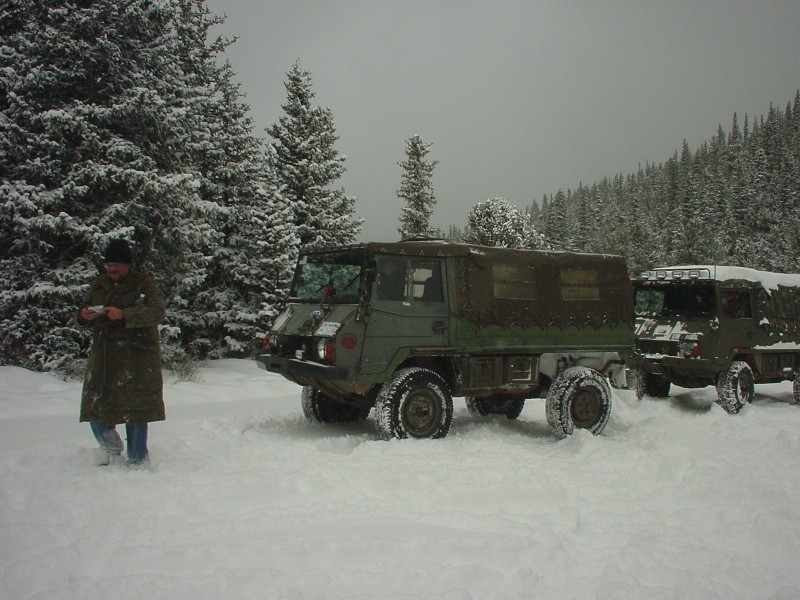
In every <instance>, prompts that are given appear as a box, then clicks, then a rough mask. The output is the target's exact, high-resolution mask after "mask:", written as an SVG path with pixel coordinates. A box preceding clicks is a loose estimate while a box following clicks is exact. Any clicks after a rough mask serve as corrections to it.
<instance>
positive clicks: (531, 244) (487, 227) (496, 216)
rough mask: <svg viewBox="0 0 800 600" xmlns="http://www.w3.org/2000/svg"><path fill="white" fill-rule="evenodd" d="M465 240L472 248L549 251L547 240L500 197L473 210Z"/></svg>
mask: <svg viewBox="0 0 800 600" xmlns="http://www.w3.org/2000/svg"><path fill="white" fill-rule="evenodd" d="M463 239H464V241H465V242H467V243H469V244H479V245H481V246H496V247H500V248H544V247H545V243H544V238H543V237H542V236H541V235H540V234H539V233H538V232H537V231H536V230H535V229H534V227H533V224H532V223H531V221H530V219H528V218H527V217H526V216H525V215H524V214H522V213H521V212H520V211H519V210H517V209H516V207H514V206H512V205H511V204H510V203H509V202H508V201H507V200H505V199H504V198H500V197H499V196H495V197H494V198H490V199H488V200H486V201H485V202H479V203H478V204H476V205H475V206H473V207H472V210H470V212H469V215H468V217H467V230H466V232H465V233H464V238H463Z"/></svg>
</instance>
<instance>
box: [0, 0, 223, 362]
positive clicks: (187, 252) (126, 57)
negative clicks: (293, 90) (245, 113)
mask: <svg viewBox="0 0 800 600" xmlns="http://www.w3.org/2000/svg"><path fill="white" fill-rule="evenodd" d="M183 4H184V5H185V4H186V3H183ZM181 5H182V4H181V2H178V1H175V0H131V1H129V2H126V3H125V4H124V5H120V4H119V2H117V1H116V0H95V1H93V2H76V1H69V0H68V1H64V0H16V1H15V2H12V3H7V4H5V5H4V7H3V8H2V9H0V10H1V11H2V14H1V15H0V17H1V18H0V22H2V23H3V26H2V27H3V37H4V39H3V50H2V52H3V53H4V62H5V64H6V68H5V69H4V70H3V73H2V76H1V77H0V86H2V90H3V93H2V94H0V96H2V98H3V100H2V101H0V102H2V104H0V108H1V109H2V112H3V119H2V121H0V128H2V130H1V131H2V135H1V136H0V161H1V162H0V173H2V183H1V184H0V207H2V208H0V211H2V220H0V228H1V229H0V233H1V235H0V239H1V240H2V241H1V242H0V248H2V252H1V253H0V276H2V279H3V281H4V290H3V292H2V295H0V339H2V340H3V342H2V349H1V351H2V361H3V362H4V363H8V364H18V365H23V366H26V367H31V368H39V369H42V368H59V367H62V366H63V365H64V363H66V362H68V361H69V360H70V359H72V358H74V357H77V356H80V355H81V353H82V352H83V351H84V349H85V341H86V340H85V335H84V334H82V333H79V332H77V331H76V330H75V329H74V328H73V327H72V326H71V316H72V314H73V311H74V308H75V306H76V304H77V303H78V301H79V300H80V299H81V297H82V295H83V291H84V290H85V289H86V286H87V285H88V281H89V279H90V278H91V277H92V276H93V275H94V274H95V273H96V272H97V268H98V267H99V266H100V257H101V253H102V250H103V248H104V247H105V245H106V243H107V240H108V239H109V238H111V237H126V238H128V239H130V240H131V241H132V242H133V244H134V248H135V258H136V262H137V265H138V266H139V267H140V268H142V269H144V270H148V271H151V272H153V274H154V275H155V276H156V278H157V279H158V281H159V283H160V284H161V286H162V289H164V291H165V292H168V293H169V294H168V295H170V296H171V298H170V300H171V302H170V303H169V306H170V309H169V311H170V312H168V319H170V318H172V317H175V315H176V314H177V312H179V311H180V310H182V309H183V308H185V307H186V306H189V305H190V304H191V302H192V298H190V297H187V296H186V295H183V296H181V295H180V294H173V291H175V290H181V289H183V290H186V289H191V287H192V286H193V285H195V286H197V285H199V284H198V282H203V281H205V280H206V279H207V267H208V266H209V261H210V257H211V249H212V248H214V247H216V245H217V243H218V240H219V235H218V234H217V233H216V232H215V229H214V224H215V223H216V222H217V217H218V215H219V211H220V205H219V203H218V202H217V201H216V200H215V199H213V198H204V197H203V186H204V185H205V183H206V181H207V179H205V178H203V177H202V176H201V174H200V173H199V168H198V156H199V148H200V147H202V146H204V145H209V144H210V143H211V140H212V139H213V136H212V135H211V134H210V133H211V132H210V131H209V127H210V123H213V119H211V120H209V119H207V118H206V117H205V116H204V115H205V109H206V108H207V107H208V99H209V97H211V96H212V94H211V93H210V92H209V89H208V81H207V80H205V79H204V78H203V77H198V76H197V73H196V72H195V71H194V70H193V69H190V68H188V67H187V61H188V59H187V57H186V56H185V53H186V51H187V50H188V49H189V46H187V45H186V44H185V43H183V41H182V37H181V35H179V32H178V25H177V24H178V22H179V20H180V11H179V9H180V7H181ZM206 50H208V49H206ZM193 51H194V52H196V53H198V55H205V54H208V52H210V53H211V54H213V50H208V52H206V51H205V50H202V49H200V47H199V46H197V47H194V48H193Z"/></svg>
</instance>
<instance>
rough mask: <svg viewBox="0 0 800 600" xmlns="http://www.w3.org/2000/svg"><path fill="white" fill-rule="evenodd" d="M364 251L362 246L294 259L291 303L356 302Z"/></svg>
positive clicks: (359, 290)
mask: <svg viewBox="0 0 800 600" xmlns="http://www.w3.org/2000/svg"><path fill="white" fill-rule="evenodd" d="M365 257H366V251H365V250H364V249H362V248H356V249H352V250H343V251H336V252H319V253H313V254H305V255H302V256H301V257H300V259H299V260H298V261H297V269H296V270H295V274H294V280H293V281H292V289H291V291H290V292H289V301H290V302H320V301H322V299H323V296H325V297H327V299H328V300H329V301H331V302H334V303H343V304H356V303H357V302H358V300H359V298H360V296H361V271H362V268H363V266H364V262H365Z"/></svg>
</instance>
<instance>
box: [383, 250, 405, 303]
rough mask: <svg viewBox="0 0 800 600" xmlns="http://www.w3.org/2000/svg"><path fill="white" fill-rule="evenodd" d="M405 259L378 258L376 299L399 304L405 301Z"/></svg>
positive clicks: (392, 257) (393, 257)
mask: <svg viewBox="0 0 800 600" xmlns="http://www.w3.org/2000/svg"><path fill="white" fill-rule="evenodd" d="M406 262H407V261H406V259H405V258H399V257H395V256H378V257H377V263H378V276H377V277H378V278H377V287H378V299H379V300H389V301H396V302H400V301H402V300H405V291H406Z"/></svg>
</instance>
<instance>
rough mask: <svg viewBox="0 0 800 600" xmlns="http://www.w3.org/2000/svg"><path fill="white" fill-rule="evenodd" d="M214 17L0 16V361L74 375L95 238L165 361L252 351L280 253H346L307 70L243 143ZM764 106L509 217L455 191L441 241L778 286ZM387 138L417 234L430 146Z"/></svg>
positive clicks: (799, 199)
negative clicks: (145, 287) (657, 157)
mask: <svg viewBox="0 0 800 600" xmlns="http://www.w3.org/2000/svg"><path fill="white" fill-rule="evenodd" d="M219 22H220V18H219V17H216V16H214V15H212V14H211V13H210V12H209V10H208V8H207V7H206V4H205V0H158V1H152V0H128V1H126V2H125V3H124V8H123V9H121V8H120V2H119V0H67V1H64V0H10V1H8V2H5V3H3V5H2V7H0V37H1V38H2V43H1V44H0V52H2V65H3V68H2V69H0V88H2V94H0V113H1V114H2V119H0V133H1V135H0V279H2V281H3V285H2V289H0V364H4V365H17V366H23V367H26V368H30V369H36V370H54V371H59V372H62V373H67V374H69V373H77V372H79V371H80V370H81V367H82V361H83V360H84V359H85V356H86V352H87V349H88V342H89V340H88V337H87V333H86V332H83V331H81V330H79V329H78V328H77V327H76V326H75V325H74V323H73V316H74V313H75V309H76V306H77V305H78V304H79V303H80V302H81V301H82V299H83V296H84V294H85V293H86V290H87V289H88V285H89V282H90V279H91V276H92V275H93V274H96V273H97V272H99V269H100V268H101V267H102V254H103V250H104V248H105V246H106V245H107V243H108V241H109V240H111V239H114V238H125V239H128V240H130V241H131V243H132V245H133V247H134V251H135V262H136V265H137V267H138V268H140V269H141V270H143V271H147V272H150V273H152V274H153V275H154V276H155V277H156V280H157V282H158V284H159V286H160V287H161V289H162V291H163V293H164V296H165V300H166V303H167V307H168V310H167V319H166V322H165V324H164V326H163V327H162V340H163V349H164V357H165V361H166V363H167V364H168V365H170V364H171V365H172V366H175V365H180V364H183V363H185V362H186V361H191V360H193V359H197V358H201V359H203V358H221V357H241V356H249V355H252V354H253V353H254V352H255V351H256V350H257V348H258V341H259V340H260V339H261V338H262V337H263V335H264V333H265V330H266V328H267V327H268V325H269V323H270V321H271V319H272V318H273V317H274V316H275V315H276V314H277V312H278V310H279V309H280V307H281V303H282V302H283V299H284V296H285V294H286V292H287V289H288V285H289V283H290V279H291V277H292V274H293V270H294V263H295V261H296V259H297V256H298V253H299V252H300V251H302V250H304V249H318V248H324V247H329V246H333V245H339V244H347V243H351V242H354V241H356V239H357V237H358V235H359V234H360V232H361V228H362V224H363V222H362V220H361V219H360V218H359V216H358V215H357V214H356V210H355V198H353V197H350V196H348V195H347V194H346V192H345V190H344V189H342V188H341V187H340V186H339V184H338V181H339V179H340V177H341V175H342V173H343V172H344V169H345V165H344V163H345V158H344V157H343V156H342V155H340V154H339V151H338V149H337V147H336V142H337V140H338V137H337V133H336V129H335V125H334V115H333V114H332V112H331V110H330V109H328V108H325V107H320V106H317V105H316V104H315V101H314V96H315V94H314V90H313V84H312V79H311V73H310V72H309V71H307V70H305V69H304V68H303V66H302V65H301V64H300V62H296V63H295V64H293V65H287V72H286V79H285V80H284V81H283V82H280V81H278V82H274V84H275V86H280V85H281V84H282V85H283V86H284V87H285V89H286V101H285V104H283V105H282V107H281V108H282V111H283V112H282V115H283V116H281V118H280V119H279V120H278V122H277V123H274V124H273V125H272V126H271V127H269V128H267V130H266V136H262V135H261V134H260V132H256V131H254V125H253V122H252V120H251V117H250V115H249V106H248V105H247V104H246V103H245V101H244V97H243V94H242V92H241V90H240V85H239V84H238V83H237V82H236V73H235V71H234V70H233V67H232V66H231V65H230V64H229V63H228V62H226V61H225V60H224V55H225V50H226V48H227V47H228V46H229V45H230V44H231V43H232V40H227V39H225V38H220V37H215V36H214V35H212V32H211V30H212V28H213V27H214V26H215V25H216V24H218V23H219ZM765 111H766V112H765V114H764V115H762V116H758V117H755V116H752V117H751V116H747V115H745V116H743V117H742V118H741V119H740V118H739V117H738V116H737V115H733V116H732V121H731V124H730V126H729V129H728V130H727V131H726V130H725V129H723V127H721V126H720V128H719V130H718V132H717V134H716V135H715V136H714V137H712V138H711V139H709V140H708V141H707V142H705V143H703V144H702V145H701V146H700V147H699V148H695V149H692V148H689V147H688V146H687V145H686V144H684V146H683V148H681V149H680V150H677V151H676V152H675V154H674V155H673V156H672V157H669V158H668V159H667V160H666V161H665V162H664V163H662V164H658V165H655V164H646V165H643V166H640V167H639V168H638V170H637V171H636V172H634V173H630V174H628V175H622V174H618V175H609V176H608V177H606V178H603V179H602V180H600V181H597V182H595V183H592V184H589V185H584V184H579V185H578V186H577V187H576V188H575V189H573V190H567V191H566V192H564V191H561V190H559V191H557V192H554V193H552V194H548V195H545V196H544V197H543V198H542V199H541V200H540V201H534V202H533V204H532V205H531V206H530V207H529V209H528V210H526V211H523V212H520V211H518V210H517V209H516V208H514V207H513V206H511V205H510V204H509V203H508V202H505V201H504V200H503V199H502V198H495V199H492V200H488V201H487V200H486V199H484V198H476V199H474V203H475V204H474V207H473V209H472V211H470V212H469V213H468V214H467V212H465V214H464V216H463V219H464V220H463V223H459V224H454V225H453V227H451V231H450V235H449V237H456V238H461V239H464V240H465V241H473V242H476V243H483V244H490V245H505V246H518V247H529V248H548V249H553V250H571V251H579V252H601V253H613V254H622V255H624V256H625V257H626V259H627V263H628V268H629V270H630V271H631V272H632V273H633V272H636V271H639V270H641V269H643V268H648V267H652V266H659V265H666V264H690V263H691V264H696V263H717V264H731V265H740V266H747V267H753V268H757V269H764V270H769V271H776V272H792V273H796V272H798V271H800V92H798V93H797V94H796V95H795V97H794V98H793V99H789V101H788V103H787V104H786V106H785V108H778V107H775V106H770V107H768V109H767V107H765ZM711 126H712V127H713V124H712V125H711ZM401 143H402V140H398V146H400V144H401ZM407 144H408V147H407V161H406V162H404V163H399V164H400V166H401V167H403V173H402V178H401V173H400V172H398V181H397V182H393V183H392V187H393V188H396V187H397V186H398V185H399V186H400V190H398V197H399V199H400V201H401V202H404V201H407V202H408V204H407V206H406V208H404V209H403V212H402V215H403V216H402V218H401V221H400V222H398V232H399V233H400V234H401V236H402V237H410V236H413V235H419V234H420V233H423V234H430V233H432V232H433V230H432V229H431V227H430V223H429V221H428V220H429V219H430V216H431V214H432V211H433V210H434V209H435V195H434V191H433V190H434V185H435V174H434V172H433V167H434V166H435V164H436V162H437V161H427V160H426V159H425V155H426V154H427V150H428V147H429V146H430V145H431V144H430V143H424V142H422V140H421V138H418V137H417V136H415V137H412V138H409V140H408V142H407ZM415 173H416V174H417V175H415ZM415 177H419V179H415ZM395 202H396V200H395ZM462 227H463V228H464V229H463V231H462V230H461V228H462ZM501 228H503V229H502V231H500V229H501Z"/></svg>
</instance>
